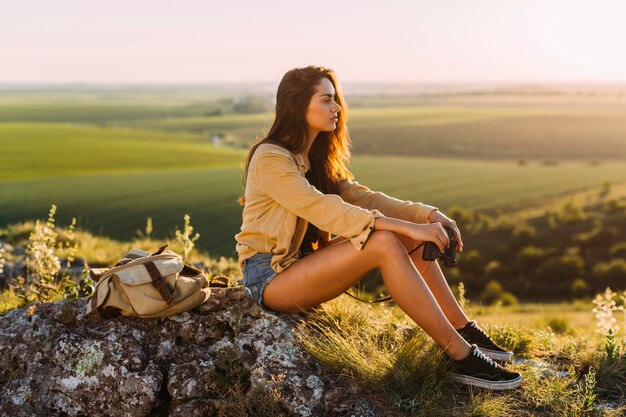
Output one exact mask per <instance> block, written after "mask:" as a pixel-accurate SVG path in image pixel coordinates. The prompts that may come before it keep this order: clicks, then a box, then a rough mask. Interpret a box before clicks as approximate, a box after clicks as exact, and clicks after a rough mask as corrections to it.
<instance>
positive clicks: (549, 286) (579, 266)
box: [535, 253, 585, 295]
mask: <svg viewBox="0 0 626 417" xmlns="http://www.w3.org/2000/svg"><path fill="white" fill-rule="evenodd" d="M584 266H585V262H584V260H583V259H582V258H581V257H580V255H578V254H575V253H572V254H565V255H561V256H556V257H551V258H549V259H547V260H545V261H544V262H542V263H541V265H539V267H538V268H537V274H536V282H535V285H536V286H537V287H538V288H540V289H542V290H543V291H550V292H551V293H552V294H554V295H558V293H561V294H562V293H563V292H569V290H570V288H571V285H572V283H573V282H574V281H575V280H576V279H577V278H580V277H581V276H583V274H584Z"/></svg>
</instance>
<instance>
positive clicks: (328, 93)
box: [306, 78, 341, 137]
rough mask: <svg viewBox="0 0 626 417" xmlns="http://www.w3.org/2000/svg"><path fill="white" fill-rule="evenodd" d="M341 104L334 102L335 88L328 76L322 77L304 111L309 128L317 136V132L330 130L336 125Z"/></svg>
mask: <svg viewBox="0 0 626 417" xmlns="http://www.w3.org/2000/svg"><path fill="white" fill-rule="evenodd" d="M340 110H341V106H339V104H337V103H336V102H335V88H334V87H333V83H331V82H330V80H329V79H328V78H322V79H321V81H320V83H319V84H318V85H317V86H316V91H315V94H313V97H311V102H310V103H309V107H308V108H307V112H306V122H307V125H308V126H309V130H310V131H311V133H312V134H313V135H312V137H315V136H317V134H318V133H319V132H332V131H333V130H335V128H336V127H337V117H338V114H339V111H340Z"/></svg>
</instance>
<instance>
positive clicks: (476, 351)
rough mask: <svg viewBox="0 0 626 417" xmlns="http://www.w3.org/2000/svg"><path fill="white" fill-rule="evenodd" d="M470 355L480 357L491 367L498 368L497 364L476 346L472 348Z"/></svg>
mask: <svg viewBox="0 0 626 417" xmlns="http://www.w3.org/2000/svg"><path fill="white" fill-rule="evenodd" d="M474 346H475V345H474ZM472 355H474V357H476V358H478V359H480V360H481V361H483V362H486V363H487V364H488V365H489V366H491V367H493V368H496V369H499V368H498V364H497V363H495V362H494V361H492V360H491V358H490V357H489V356H487V355H485V354H484V353H482V352H481V351H480V349H478V347H473V348H472Z"/></svg>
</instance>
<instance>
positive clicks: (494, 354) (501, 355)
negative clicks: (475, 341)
mask: <svg viewBox="0 0 626 417" xmlns="http://www.w3.org/2000/svg"><path fill="white" fill-rule="evenodd" d="M478 349H480V351H481V352H482V353H484V354H485V355H487V356H489V357H490V358H491V359H493V360H496V361H510V360H511V359H513V352H498V351H496V350H489V349H485V348H483V347H480V346H478Z"/></svg>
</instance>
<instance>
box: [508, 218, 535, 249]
mask: <svg viewBox="0 0 626 417" xmlns="http://www.w3.org/2000/svg"><path fill="white" fill-rule="evenodd" d="M536 235H537V229H535V228H534V227H533V226H531V225H529V224H528V223H526V222H521V223H517V224H516V225H515V228H514V229H513V237H515V239H516V240H517V241H518V242H519V243H520V244H527V243H529V242H530V241H532V240H533V239H534V238H535V236H536Z"/></svg>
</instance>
